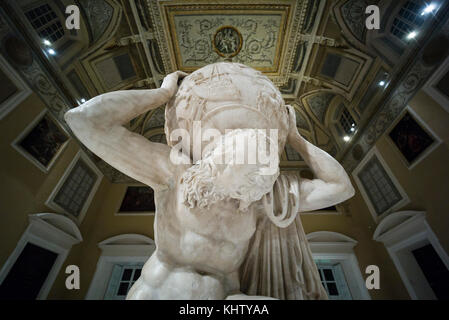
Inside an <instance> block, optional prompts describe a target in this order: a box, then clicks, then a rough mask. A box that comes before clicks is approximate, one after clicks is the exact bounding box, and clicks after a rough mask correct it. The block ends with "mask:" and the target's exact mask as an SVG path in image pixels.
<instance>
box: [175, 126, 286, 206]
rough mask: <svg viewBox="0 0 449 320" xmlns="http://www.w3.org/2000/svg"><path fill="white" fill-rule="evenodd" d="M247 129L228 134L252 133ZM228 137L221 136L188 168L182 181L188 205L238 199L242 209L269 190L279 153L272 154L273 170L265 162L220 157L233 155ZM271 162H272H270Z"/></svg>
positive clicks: (247, 134) (204, 204) (233, 151)
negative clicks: (237, 160) (237, 161)
mask: <svg viewBox="0 0 449 320" xmlns="http://www.w3.org/2000/svg"><path fill="white" fill-rule="evenodd" d="M251 134H252V133H250V132H249V131H246V130H234V132H233V133H231V134H230V135H231V136H232V135H234V136H235V137H236V138H239V139H244V138H245V137H248V136H249V135H251ZM230 141H231V140H229V139H228V140H227V139H221V140H220V141H219V142H218V144H217V146H216V147H215V148H214V149H213V150H212V151H211V152H209V153H207V154H206V155H205V157H204V158H203V159H201V160H200V161H198V162H197V163H196V164H195V165H193V166H192V167H190V168H189V169H187V171H186V172H185V173H184V175H183V178H182V181H183V184H184V185H185V189H184V203H185V204H186V205H187V206H188V207H190V208H208V207H209V206H210V205H212V204H214V203H215V202H217V201H222V200H225V199H235V200H238V201H239V202H240V205H239V208H240V210H242V211H245V210H246V209H247V208H248V206H249V205H250V204H251V203H253V202H255V201H257V200H260V199H261V198H262V196H263V195H264V194H266V193H268V192H270V191H271V190H272V188H273V184H274V182H275V181H276V179H277V177H278V175H279V167H278V166H279V156H278V154H277V150H276V152H275V154H273V157H275V165H276V168H275V170H271V171H269V170H267V169H269V165H268V164H261V163H259V162H257V161H256V163H255V164H249V163H243V164H237V163H236V161H235V158H234V160H231V161H226V160H225V161H223V160H224V159H225V158H226V157H227V156H229V159H233V157H234V156H235V154H236V153H238V152H242V151H245V152H247V151H248V150H247V148H244V149H243V150H238V151H236V149H235V147H234V144H232V143H230ZM270 166H273V163H272V162H270Z"/></svg>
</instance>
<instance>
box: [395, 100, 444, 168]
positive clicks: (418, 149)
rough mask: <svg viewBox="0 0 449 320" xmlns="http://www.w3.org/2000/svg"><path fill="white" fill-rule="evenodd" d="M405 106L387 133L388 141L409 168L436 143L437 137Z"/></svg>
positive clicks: (437, 142) (437, 141)
mask: <svg viewBox="0 0 449 320" xmlns="http://www.w3.org/2000/svg"><path fill="white" fill-rule="evenodd" d="M418 119H419V118H418V116H417V115H416V114H415V113H414V112H413V111H412V110H411V109H410V108H409V107H407V108H406V109H405V110H404V111H403V112H402V113H401V115H400V116H399V117H398V119H397V120H396V121H395V123H394V124H393V126H392V129H391V130H390V131H389V133H388V137H389V138H390V141H391V142H392V143H393V144H394V145H395V147H396V148H397V149H398V150H399V151H400V154H401V156H402V159H403V160H404V162H405V163H406V165H407V167H408V168H409V169H411V168H412V167H414V166H415V165H416V164H417V163H418V162H419V161H421V160H422V159H423V158H424V157H425V156H426V155H428V154H429V153H430V152H431V151H432V150H433V149H434V148H435V147H436V146H437V145H438V144H439V142H440V141H439V139H438V138H437V137H436V135H435V134H433V132H432V131H431V130H430V128H428V127H427V126H426V125H425V124H424V122H422V121H419V120H418Z"/></svg>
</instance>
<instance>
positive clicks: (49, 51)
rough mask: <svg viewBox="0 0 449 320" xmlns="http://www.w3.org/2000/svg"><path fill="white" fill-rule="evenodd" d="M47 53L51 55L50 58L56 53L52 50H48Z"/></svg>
mask: <svg viewBox="0 0 449 320" xmlns="http://www.w3.org/2000/svg"><path fill="white" fill-rule="evenodd" d="M47 52H48V53H49V54H51V55H52V56H54V55H55V54H56V51H55V50H53V49H48V50H47Z"/></svg>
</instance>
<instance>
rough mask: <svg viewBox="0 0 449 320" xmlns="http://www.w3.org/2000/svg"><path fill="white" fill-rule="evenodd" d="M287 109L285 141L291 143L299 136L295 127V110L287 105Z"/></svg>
mask: <svg viewBox="0 0 449 320" xmlns="http://www.w3.org/2000/svg"><path fill="white" fill-rule="evenodd" d="M287 109H288V119H289V123H288V136H287V141H293V140H295V139H297V138H298V136H300V134H299V132H298V128H297V127H296V113H295V109H294V108H293V107H292V106H290V105H287Z"/></svg>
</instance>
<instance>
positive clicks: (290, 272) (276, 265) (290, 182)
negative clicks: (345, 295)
mask: <svg viewBox="0 0 449 320" xmlns="http://www.w3.org/2000/svg"><path fill="white" fill-rule="evenodd" d="M298 179H299V177H298V176H297V175H296V174H281V175H280V176H279V177H278V179H277V180H276V183H275V185H274V186H273V191H272V192H271V193H269V194H266V195H265V196H264V198H263V199H262V203H263V204H264V205H263V207H261V208H259V210H260V211H261V212H260V213H261V214H259V215H258V221H257V229H256V232H255V234H254V235H253V237H252V239H251V241H250V244H249V246H248V253H247V256H246V258H245V261H244V262H243V264H242V266H241V269H240V290H241V291H242V292H243V293H245V294H247V295H258V296H270V297H274V298H277V299H291V300H293V299H297V300H316V299H327V298H328V297H327V293H326V291H325V289H324V287H323V286H322V284H321V281H320V276H319V273H318V269H317V267H316V264H315V262H314V261H313V257H312V252H311V250H310V247H309V243H308V241H307V238H306V235H305V233H304V229H303V227H302V223H301V217H300V215H299V214H298V208H299V180H298Z"/></svg>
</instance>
